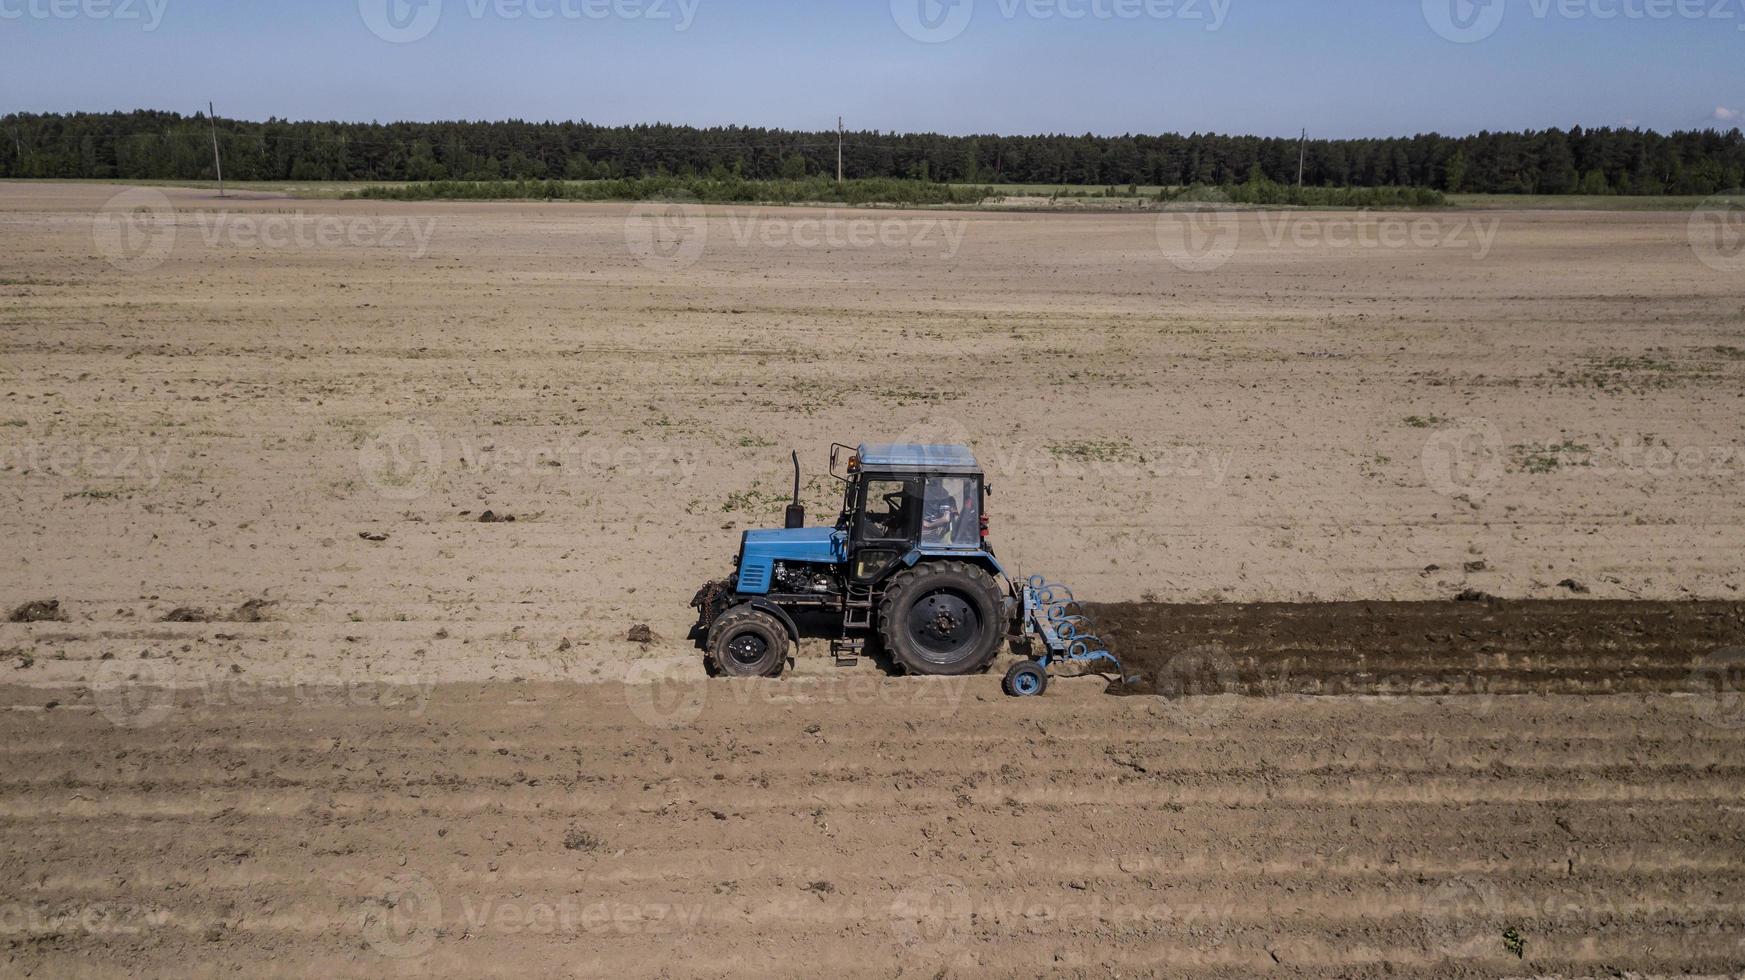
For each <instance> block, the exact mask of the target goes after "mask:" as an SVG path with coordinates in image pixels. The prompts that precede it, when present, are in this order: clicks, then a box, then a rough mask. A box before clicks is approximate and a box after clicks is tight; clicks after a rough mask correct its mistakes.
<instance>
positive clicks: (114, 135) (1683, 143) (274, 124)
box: [0, 111, 1745, 194]
mask: <svg viewBox="0 0 1745 980" xmlns="http://www.w3.org/2000/svg"><path fill="white" fill-rule="evenodd" d="M217 129H218V140H219V145H220V149H221V152H222V154H223V158H224V174H225V176H226V177H229V178H232V179H235V180H269V181H321V180H368V181H420V182H425V181H442V180H469V181H473V180H493V181H494V180H514V181H522V180H527V181H534V180H559V179H562V180H623V179H636V178H648V177H659V176H673V177H705V178H709V179H714V180H724V179H728V178H737V179H743V180H773V179H790V180H798V179H803V178H806V177H816V176H825V177H834V176H835V173H836V147H837V143H836V134H835V133H834V132H797V131H790V130H777V129H760V128H754V127H741V126H730V127H719V128H711V129H697V128H692V127H688V126H665V125H643V126H596V125H592V124H590V123H586V122H564V123H532V122H523V121H519V120H510V121H505V122H437V123H338V122H290V121H287V120H281V119H269V120H267V121H266V122H244V121H240V120H231V119H220V120H218V122H217ZM844 155H845V164H846V172H847V174H848V176H850V177H855V178H881V177H882V178H893V179H901V180H921V181H932V182H955V183H968V184H1070V185H1092V186H1094V185H1161V186H1165V187H1180V186H1187V185H1194V184H1199V185H1207V186H1222V185H1234V184H1241V183H1244V182H1246V180H1247V177H1248V175H1249V174H1250V173H1252V172H1255V168H1257V167H1258V168H1259V172H1260V173H1262V174H1264V175H1265V176H1266V177H1267V179H1268V180H1271V181H1273V182H1276V183H1279V184H1295V183H1296V179H1297V162H1298V144H1297V141H1296V140H1294V139H1268V138H1261V137H1254V136H1221V135H1217V134H1194V135H1190V136H1180V135H1163V136H1116V137H1101V136H1090V135H1086V136H940V135H934V134H923V133H880V132H857V133H851V134H849V136H848V138H847V141H846V147H845V150H844ZM0 176H5V177H64V178H119V179H133V180H147V179H160V180H189V179H201V178H210V177H212V176H213V165H212V146H211V133H210V129H209V123H208V120H207V119H206V118H205V117H204V116H203V115H194V116H183V115H179V114H177V113H170V112H151V111H141V112H130V113H108V114H97V113H73V114H64V115H62V114H46V115H45V114H32V113H15V114H12V115H8V116H5V117H0ZM1304 179H1305V181H1306V183H1308V184H1310V185H1313V186H1317V187H1423V188H1432V189H1436V190H1441V191H1449V192H1484V193H1500V194H1528V193H1532V194H1570V193H1587V194H1711V193H1714V192H1716V191H1719V190H1725V189H1730V188H1734V187H1738V186H1741V185H1745V137H1742V136H1741V133H1740V131H1739V130H1738V129H1733V130H1731V131H1729V132H1719V131H1716V130H1701V131H1693V132H1677V133H1672V134H1670V135H1662V134H1659V133H1654V132H1649V131H1644V130H1638V129H1581V128H1577V129H1572V130H1568V131H1564V130H1556V129H1552V130H1545V131H1543V132H1524V133H1480V134H1478V135H1476V136H1463V137H1448V136H1439V135H1436V134H1425V135H1419V136H1411V137H1398V138H1390V139H1355V140H1311V141H1310V142H1309V143H1308V147H1307V154H1306V162H1305V168H1304Z"/></svg>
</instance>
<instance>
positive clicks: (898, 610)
mask: <svg viewBox="0 0 1745 980" xmlns="http://www.w3.org/2000/svg"><path fill="white" fill-rule="evenodd" d="M1001 608H1002V606H1001V602H1000V587H999V586H998V585H996V584H995V583H994V580H993V577H992V576H990V575H989V574H988V573H987V572H984V571H982V570H981V569H980V568H977V567H976V566H974V565H966V564H963V563H961V562H932V563H929V564H924V565H917V566H915V567H914V568H911V569H908V570H907V571H903V572H899V573H897V575H896V576H895V577H894V578H892V579H891V582H890V584H889V585H888V586H886V588H885V598H884V601H883V602H882V603H880V604H879V638H880V639H882V640H883V641H884V645H885V649H886V650H887V651H889V652H890V654H891V658H892V659H893V660H895V661H896V662H897V663H898V664H900V665H901V666H902V667H903V669H904V670H905V671H907V672H908V673H911V674H924V675H928V676H933V677H956V676H960V675H963V674H974V673H977V672H979V671H983V670H986V669H987V668H988V664H989V663H991V662H992V661H993V659H994V655H995V654H996V653H998V652H999V649H1000V640H1001V639H1002V638H1004V637H1005V635H1006V623H1005V621H1004V620H1003V619H1002V618H1001Z"/></svg>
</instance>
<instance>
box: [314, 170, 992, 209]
mask: <svg viewBox="0 0 1745 980" xmlns="http://www.w3.org/2000/svg"><path fill="white" fill-rule="evenodd" d="M993 195H994V190H993V188H991V187H964V186H959V185H955V184H941V183H938V182H935V181H920V180H895V179H893V178H889V177H875V178H870V179H866V180H845V181H843V182H842V183H840V184H838V183H837V182H836V181H835V180H834V179H831V178H825V177H804V178H799V179H777V180H745V179H743V178H740V177H725V178H719V179H717V178H710V177H630V178H623V179H612V180H591V181H586V182H571V181H563V180H494V181H456V180H439V181H431V182H428V183H416V184H390V185H385V186H384V185H371V186H369V187H365V188H363V189H362V190H358V191H353V192H351V193H350V194H347V195H346V196H347V197H354V198H372V199H376V200H391V201H437V200H449V201H490V200H522V201H525V200H545V201H655V200H661V201H670V200H684V199H687V198H688V199H693V200H697V201H701V202H705V203H710V204H798V203H801V202H806V203H811V202H817V203H826V204H836V203H840V204H903V205H912V206H919V205H928V204H979V203H981V202H982V201H983V200H985V199H987V198H989V197H992V196H993Z"/></svg>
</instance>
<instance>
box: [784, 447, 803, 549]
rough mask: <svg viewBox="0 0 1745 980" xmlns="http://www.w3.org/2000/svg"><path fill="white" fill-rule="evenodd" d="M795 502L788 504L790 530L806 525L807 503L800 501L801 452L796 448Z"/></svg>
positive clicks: (796, 529)
mask: <svg viewBox="0 0 1745 980" xmlns="http://www.w3.org/2000/svg"><path fill="white" fill-rule="evenodd" d="M793 453H794V502H793V503H791V504H789V505H788V530H790V531H798V530H800V529H801V528H803V527H805V526H806V505H805V504H802V503H800V452H799V450H797V449H796V450H794V451H793Z"/></svg>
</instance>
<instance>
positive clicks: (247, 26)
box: [0, 0, 1745, 137]
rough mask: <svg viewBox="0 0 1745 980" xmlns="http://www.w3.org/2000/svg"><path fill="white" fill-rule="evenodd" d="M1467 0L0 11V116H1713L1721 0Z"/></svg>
mask: <svg viewBox="0 0 1745 980" xmlns="http://www.w3.org/2000/svg"><path fill="white" fill-rule="evenodd" d="M408 2H412V3H422V4H424V5H425V6H423V7H422V8H419V7H407V6H400V5H403V4H406V3H408ZM1479 3H1480V6H1476V7H1474V6H1471V5H1470V4H1471V0H286V2H273V0H0V112H10V111H15V110H28V111H49V110H104V111H106V110H111V109H133V108H160V109H174V110H179V111H184V112H193V111H195V110H196V109H200V108H203V107H204V105H205V103H206V100H208V99H213V100H215V101H216V102H217V103H218V109H219V112H220V114H222V115H226V116H233V117H238V118H250V119H261V118H266V117H268V116H280V117H286V118H293V119H310V118H313V119H346V120H371V119H375V120H382V121H387V120H393V119H412V120H429V119H453V118H469V119H503V118H510V117H519V118H524V119H588V120H591V121H595V122H601V123H632V122H650V121H663V122H676V123H690V124H696V125H714V124H726V123H746V124H755V125H767V126H779V127H787V128H804V129H822V128H829V127H831V126H833V125H834V124H835V121H836V117H837V115H838V114H841V115H845V116H847V118H848V123H849V126H850V128H860V129H881V130H903V131H938V132H945V133H985V132H996V133H1038V132H1066V133H1083V132H1095V133H1103V134H1110V133H1124V132H1194V131H1200V132H1209V131H1217V132H1224V133H1253V134H1258V135H1294V134H1295V133H1296V131H1297V130H1298V128H1299V127H1303V126H1306V127H1308V128H1309V130H1310V131H1311V132H1312V133H1314V134H1316V135H1320V136H1328V137H1350V136H1386V135H1399V134H1410V133H1416V132H1428V131H1431V130H1435V131H1440V132H1443V133H1450V134H1459V133H1467V132H1473V131H1477V130H1480V129H1526V128H1544V127H1550V126H1570V125H1575V124H1581V125H1588V126H1603V125H1612V126H1618V125H1639V126H1644V127H1649V128H1654V129H1660V130H1669V129H1680V128H1696V127H1702V126H1709V125H1714V126H1718V127H1719V128H1723V129H1728V128H1732V127H1733V126H1734V125H1739V124H1741V123H1739V122H1736V121H1735V118H1734V113H1736V112H1738V111H1745V70H1742V69H1745V29H1742V28H1745V0H1719V4H1718V5H1717V0H1479ZM1487 4H1488V6H1487ZM389 5H395V6H394V7H393V9H392V10H390V9H388V8H389ZM1438 5H1441V6H1440V7H1439V6H1438ZM1449 5H1458V6H1453V7H1450V6H1449ZM1662 5H1664V6H1662ZM1681 5H1683V6H1681ZM536 12H537V13H544V14H547V15H549V16H543V17H540V16H534V14H535V13H536ZM1071 13H1076V14H1079V15H1080V16H1076V17H1073V16H1068V14H1071ZM1607 13H1610V14H1611V15H1612V16H1609V17H1608V16H1605V15H1606V14H1607ZM1699 13H1700V16H1697V14H1699ZM390 14H395V15H397V19H388V17H389V15H390ZM372 25H375V26H378V27H381V26H382V25H386V26H385V28H384V29H383V30H381V31H378V30H372ZM905 25H907V26H909V27H910V28H911V29H912V30H916V31H917V32H918V33H920V34H922V35H923V36H925V37H927V38H929V39H930V41H923V40H917V39H916V37H914V36H911V34H909V33H905V30H904V27H905ZM929 25H931V27H932V29H933V33H928V30H929ZM1449 25H1463V26H1456V27H1455V28H1454V30H1455V31H1457V32H1458V31H1466V32H1467V33H1466V34H1464V35H1460V36H1459V37H1458V38H1457V39H1456V40H1450V39H1448V38H1447V37H1445V36H1443V34H1439V33H1438V26H1440V27H1441V29H1442V30H1443V31H1445V32H1447V31H1449V30H1450V27H1449ZM396 32H399V33H396ZM383 34H386V35H387V36H388V39H384V36H382V35H383ZM1741 118H1745V117H1741Z"/></svg>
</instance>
